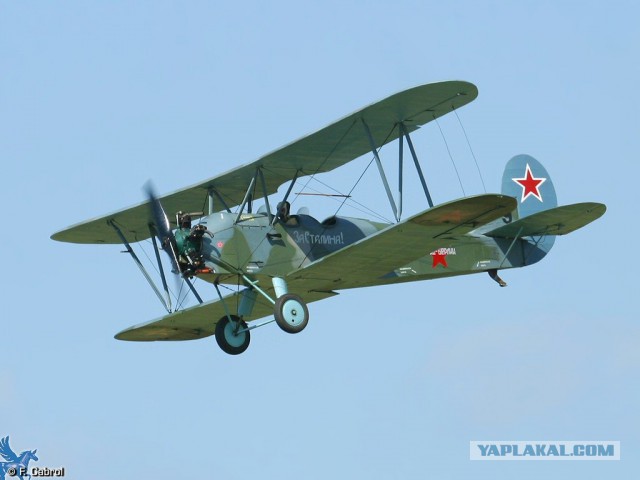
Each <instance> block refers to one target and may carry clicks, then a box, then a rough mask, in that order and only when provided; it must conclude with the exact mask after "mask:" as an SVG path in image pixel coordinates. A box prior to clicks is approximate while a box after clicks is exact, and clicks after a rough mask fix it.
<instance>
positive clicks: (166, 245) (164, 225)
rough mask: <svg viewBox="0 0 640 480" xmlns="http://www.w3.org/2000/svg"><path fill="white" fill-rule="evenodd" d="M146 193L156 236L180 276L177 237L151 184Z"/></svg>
mask: <svg viewBox="0 0 640 480" xmlns="http://www.w3.org/2000/svg"><path fill="white" fill-rule="evenodd" d="M145 192H146V193H147V197H148V198H149V205H150V207H151V216H152V218H153V223H154V225H155V230H156V235H157V236H158V240H160V245H162V249H163V250H164V251H165V252H167V255H169V259H170V260H171V269H172V272H173V273H175V274H176V275H180V265H179V264H178V253H177V247H176V237H175V236H174V235H173V231H172V230H171V224H170V223H169V218H168V217H167V214H166V213H165V212H164V209H163V208H162V204H161V203H160V200H158V197H156V194H155V192H154V190H153V186H152V185H151V182H147V184H146V185H145Z"/></svg>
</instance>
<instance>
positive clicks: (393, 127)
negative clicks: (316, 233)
mask: <svg viewBox="0 0 640 480" xmlns="http://www.w3.org/2000/svg"><path fill="white" fill-rule="evenodd" d="M395 128H396V125H393V126H392V127H391V129H390V130H389V133H388V134H387V136H386V137H385V139H384V141H383V142H382V145H385V144H386V143H387V140H389V137H390V136H391V134H392V133H393V131H394V130H395ZM381 148H382V146H380V147H378V148H377V149H376V152H380V149H381ZM375 158H376V157H375V155H374V156H373V157H372V158H371V160H369V163H368V164H367V166H366V167H365V168H364V170H363V171H362V173H361V174H360V176H359V177H358V179H357V180H356V182H355V183H354V184H353V187H351V190H349V193H347V196H346V197H344V198H343V200H342V201H341V202H340V206H338V208H337V209H336V212H335V213H334V214H333V216H334V217H335V216H336V215H338V212H340V210H341V209H342V207H343V206H344V204H345V203H346V201H347V200H348V199H349V198H351V194H352V193H353V191H354V190H355V189H356V187H357V186H358V184H359V183H360V180H362V177H364V174H365V173H367V170H369V167H370V166H371V164H372V163H373V161H374V160H375ZM326 230H327V227H326V226H325V227H324V228H323V229H322V232H321V233H320V235H322V234H324V232H325V231H326ZM316 246H317V244H313V245H311V248H310V249H309V251H308V252H307V253H306V254H305V256H304V258H303V259H302V261H301V262H300V264H299V265H298V268H300V267H301V266H302V264H303V263H304V262H305V260H306V259H307V258H308V257H309V254H310V253H311V252H312V251H313V249H314V248H315V247H316Z"/></svg>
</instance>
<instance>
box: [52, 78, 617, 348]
mask: <svg viewBox="0 0 640 480" xmlns="http://www.w3.org/2000/svg"><path fill="white" fill-rule="evenodd" d="M477 95H478V90H477V88H476V87H475V86H474V85H473V84H471V83H468V82H462V81H447V82H440V83H432V84H426V85H422V86H418V87H415V88H411V89H409V90H405V91H402V92H400V93H397V94H395V95H392V96H390V97H388V98H385V99H384V100H381V101H379V102H376V103H374V104H372V105H369V106H368V107H365V108H363V109H361V110H359V111H357V112H355V113H352V114H351V115H348V116H346V117H344V118H342V119H341V120H338V121H337V122H335V123H333V124H331V125H329V126H327V127H325V128H323V129H321V130H318V131H316V132H315V133H312V134H310V135H308V136H306V137H303V138H301V139H299V140H297V141H295V142H293V143H291V144H289V145H286V146H284V147H282V148H280V149H278V150H276V151H274V152H272V153H269V154H267V155H265V156H263V157H261V158H259V159H258V160H256V161H254V162H253V163H250V164H246V165H243V166H240V167H238V168H234V169H232V170H230V171H228V172H227V173H223V174H221V175H218V176H215V177H213V178H210V179H208V180H205V181H203V182H200V183H198V184H196V185H192V186H190V187H187V188H183V189H181V190H178V191H175V192H174V193H170V194H167V195H162V196H157V195H156V194H155V192H154V191H153V189H152V188H151V187H147V196H148V198H147V200H146V201H144V202H142V203H140V204H138V205H135V206H133V207H130V208H126V209H124V210H119V211H116V212H115V213H111V214H109V215H104V216H101V217H99V218H95V219H92V220H88V221H85V222H82V223H79V224H77V225H74V226H71V227H69V228H67V229H65V230H62V231H60V232H57V233H55V234H54V235H52V237H51V238H52V239H54V240H58V241H62V242H72V243H80V244H119V243H122V244H123V245H124V246H125V248H126V252H128V253H129V254H130V255H131V258H132V259H133V261H134V262H135V263H136V264H137V265H138V267H139V268H140V270H141V271H142V272H143V274H144V276H145V277H146V278H147V280H148V281H149V284H150V285H151V287H152V288H153V290H154V291H155V293H156V295H157V296H158V298H159V299H160V300H161V301H162V303H163V304H164V306H165V308H166V310H167V314H166V315H164V316H163V317H161V318H159V319H156V320H153V321H150V322H147V323H144V324H141V325H136V326H133V327H130V328H127V329H125V330H123V331H121V332H120V333H118V334H117V335H116V336H115V338H116V339H118V340H130V341H154V340H164V341H168V340H193V339H199V338H204V337H208V336H210V335H215V338H216V341H217V343H218V345H219V346H220V348H221V349H222V350H223V351H224V352H226V353H228V354H232V355H236V354H239V353H242V352H244V351H245V350H246V349H247V347H248V346H249V342H250V338H251V331H252V330H253V329H255V328H257V327H260V326H263V325H266V324H268V323H271V322H274V321H275V322H276V323H277V325H278V326H279V327H280V328H281V329H282V330H283V331H285V332H287V333H299V332H301V331H302V330H304V328H305V327H306V325H307V324H308V321H309V309H308V306H307V305H308V304H310V303H312V302H315V301H318V300H322V299H326V298H328V297H331V296H333V295H336V294H337V291H339V290H347V289H353V288H359V287H369V286H375V285H389V284H395V283H403V282H412V281H420V280H429V279H436V278H443V277H450V276H455V275H467V274H473V273H485V274H487V273H488V275H489V276H490V277H491V278H492V279H493V280H495V281H496V282H497V283H498V284H499V285H500V286H505V285H506V283H505V282H504V281H503V280H502V279H501V277H500V276H499V274H498V272H499V271H501V270H505V269H510V268H518V267H524V266H527V265H531V264H534V263H536V262H538V261H540V260H541V259H542V258H543V257H544V256H545V255H546V254H547V253H548V252H549V250H550V249H551V247H552V246H553V243H554V240H555V237H556V236H558V235H565V234H568V233H570V232H572V231H574V230H576V229H578V228H581V227H583V226H585V225H587V224H589V223H590V222H592V221H594V220H596V219H597V218H599V217H600V216H602V215H603V214H604V212H605V210H606V207H605V205H603V204H600V203H593V202H589V203H577V204H573V205H565V206H558V204H557V199H556V193H555V189H554V186H553V183H552V181H551V178H550V176H549V174H548V172H547V170H546V169H545V168H544V167H543V165H542V164H541V163H540V162H538V161H537V160H535V159H534V158H533V157H531V156H528V155H517V156H515V157H513V158H512V159H511V160H510V161H509V162H508V163H507V165H506V167H505V170H504V174H503V177H502V191H501V193H495V194H480V195H474V196H468V197H464V198H460V199H458V200H453V201H449V202H446V203H442V204H439V205H434V204H433V201H432V198H431V195H430V192H429V189H428V187H427V183H426V180H425V177H424V174H423V171H422V168H421V166H420V163H419V161H418V157H417V154H416V151H415V148H414V145H413V142H412V140H411V134H412V133H413V132H415V131H416V130H417V129H418V128H420V127H421V126H423V125H425V124H427V123H429V122H432V121H434V120H437V119H438V118H439V117H441V116H443V115H446V114H448V113H451V112H453V111H455V110H457V109H459V108H461V107H463V106H464V105H466V104H468V103H470V102H471V101H473V100H474V99H475V98H476V97H477ZM396 140H397V141H398V144H399V148H398V165H399V189H398V192H396V193H395V195H394V193H393V192H392V190H391V187H390V186H389V182H388V180H387V177H386V174H385V171H384V168H383V165H382V163H381V160H380V156H379V150H380V148H381V147H382V146H383V145H386V144H388V143H389V142H392V141H396ZM405 146H408V150H409V153H410V156H411V158H412V160H413V164H414V166H415V169H416V173H417V177H419V179H420V184H421V186H422V189H423V191H424V194H425V197H426V201H427V204H428V208H427V209H426V210H424V211H422V212H420V213H418V214H415V215H412V216H410V217H409V218H406V219H401V211H402V190H403V188H402V185H403V180H402V168H403V167H402V165H403V157H404V156H405V154H404V151H405V150H404V149H405ZM365 154H372V156H373V159H375V163H376V165H377V167H378V170H379V173H380V177H381V180H382V185H383V187H384V190H385V192H386V194H387V196H388V199H389V203H390V205H391V209H392V210H393V213H394V216H395V222H392V223H388V222H378V221H372V220H366V219H362V218H351V217H346V216H345V217H343V216H336V215H334V216H331V217H329V218H326V219H324V220H322V221H319V220H317V219H316V218H314V217H313V216H311V215H309V213H308V211H307V210H305V209H301V210H299V211H297V213H295V214H294V213H292V212H291V211H290V208H291V207H290V201H289V200H290V195H291V192H292V189H293V186H294V185H295V184H296V182H300V179H301V178H303V177H305V176H314V175H317V174H319V173H323V172H329V171H331V170H334V169H336V168H338V167H340V166H343V165H345V164H347V163H348V162H351V161H353V160H355V159H357V158H359V157H361V156H363V155H365ZM406 156H408V155H406ZM373 159H372V161H373ZM287 183H288V188H286V193H284V195H283V196H282V197H281V198H274V196H275V195H277V193H278V188H279V187H281V186H282V187H283V191H284V186H285V185H286V184H287ZM398 195H399V198H396V197H398ZM260 198H262V199H263V203H264V205H262V206H261V207H260V208H258V209H257V210H255V209H254V206H255V204H256V202H257V201H259V200H260ZM396 200H397V201H396ZM203 206H204V207H206V208H204V209H203ZM273 206H275V208H273ZM203 210H206V211H203ZM167 212H169V213H170V214H171V218H170V217H169V216H168V215H167ZM174 214H175V217H173V215H174ZM174 218H175V220H174ZM149 240H150V241H151V242H152V244H153V249H154V252H155V260H156V261H157V267H158V268H157V271H158V276H159V277H160V278H159V279H160V280H161V283H162V289H163V290H164V291H161V289H160V287H159V286H158V285H157V284H156V283H157V282H154V280H153V279H152V278H151V276H150V275H149V272H148V271H147V269H146V268H145V267H144V265H143V264H142V262H141V261H140V259H139V258H138V256H137V255H136V253H135V251H134V249H133V247H132V244H136V243H138V242H142V241H147V242H148V241H149ZM161 250H164V251H165V252H166V254H167V256H166V257H165V258H168V261H169V262H170V266H171V270H172V272H173V273H174V274H176V276H178V278H179V279H180V281H181V282H186V284H187V285H188V287H189V289H190V290H191V291H192V292H193V294H194V296H195V298H196V299H197V302H198V303H197V304H196V305H195V306H192V307H188V308H184V309H178V310H174V309H173V307H172V302H171V296H170V293H169V288H168V286H167V285H168V284H167V278H166V277H167V275H165V269H164V268H163V262H162V260H161V256H162V254H161V253H160V251H161ZM165 261H166V260H165ZM194 278H197V279H199V280H203V281H205V282H208V283H210V284H212V285H213V287H214V288H215V290H216V293H217V298H216V299H215V300H213V301H206V302H205V301H203V300H202V298H201V296H200V295H199V293H198V292H197V290H196V289H195V287H194V284H193V282H192V280H193V279H194ZM229 284H232V285H239V286H241V288H238V289H237V290H236V291H233V293H231V294H227V295H223V294H222V292H221V290H220V286H221V285H222V286H224V285H229ZM198 285H201V283H198ZM265 318H266V320H263V321H262V322H260V321H259V320H261V319H265Z"/></svg>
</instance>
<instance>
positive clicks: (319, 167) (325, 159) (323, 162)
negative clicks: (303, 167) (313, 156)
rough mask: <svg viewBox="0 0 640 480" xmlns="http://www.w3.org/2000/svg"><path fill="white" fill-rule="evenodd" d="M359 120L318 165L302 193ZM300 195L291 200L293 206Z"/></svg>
mask: <svg viewBox="0 0 640 480" xmlns="http://www.w3.org/2000/svg"><path fill="white" fill-rule="evenodd" d="M357 121H358V120H357V119H354V120H353V122H352V123H351V125H350V126H349V128H347V130H346V131H345V132H344V134H343V135H342V136H341V137H340V139H339V140H338V141H337V142H336V144H335V145H334V147H333V148H332V149H331V151H330V152H329V153H328V154H327V156H326V157H325V158H324V160H323V161H322V163H320V165H318V168H316V171H315V172H313V173H312V174H311V176H310V177H309V179H308V180H307V183H305V184H304V186H303V187H302V190H301V191H304V189H305V188H307V185H309V182H310V181H311V179H312V178H313V177H315V175H316V174H317V173H318V172H319V171H320V169H321V168H322V167H324V164H325V163H327V161H328V160H329V158H330V157H331V155H333V154H334V152H335V151H336V150H337V149H338V147H339V146H340V144H341V143H342V141H343V140H344V139H345V137H346V136H347V135H348V134H349V132H350V131H351V129H352V128H353V126H354V125H355V124H356V122H357ZM299 196H300V195H299V194H296V196H295V197H294V198H293V200H291V202H290V203H291V204H293V203H294V202H295V201H296V200H297V199H298V197H299Z"/></svg>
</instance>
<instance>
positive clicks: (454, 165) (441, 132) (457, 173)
mask: <svg viewBox="0 0 640 480" xmlns="http://www.w3.org/2000/svg"><path fill="white" fill-rule="evenodd" d="M433 119H434V120H435V121H436V125H437V126H438V130H440V135H442V140H443V141H444V146H445V147H447V152H448V153H449V158H450V159H451V164H452V165H453V169H454V170H455V171H456V176H457V177H458V183H459V184H460V188H461V189H462V195H464V196H465V197H466V196H467V193H466V192H465V191H464V186H463V185H462V180H461V179H460V172H458V167H457V166H456V162H455V161H454V160H453V155H451V149H450V148H449V143H448V142H447V139H446V137H445V136H444V132H443V131H442V127H440V122H438V119H437V118H436V116H435V115H434V116H433Z"/></svg>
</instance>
